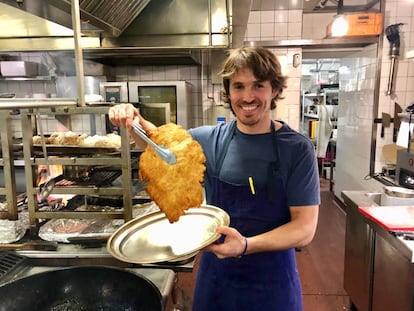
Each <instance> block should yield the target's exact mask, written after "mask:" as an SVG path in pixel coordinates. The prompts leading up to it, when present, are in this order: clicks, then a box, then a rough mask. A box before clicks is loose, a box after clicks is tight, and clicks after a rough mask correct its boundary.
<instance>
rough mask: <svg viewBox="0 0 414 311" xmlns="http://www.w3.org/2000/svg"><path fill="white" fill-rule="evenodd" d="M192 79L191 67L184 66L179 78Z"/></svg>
mask: <svg viewBox="0 0 414 311" xmlns="http://www.w3.org/2000/svg"><path fill="white" fill-rule="evenodd" d="M189 79H191V67H189V66H182V67H181V68H180V70H179V75H178V80H189Z"/></svg>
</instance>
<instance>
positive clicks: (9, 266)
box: [0, 252, 26, 281]
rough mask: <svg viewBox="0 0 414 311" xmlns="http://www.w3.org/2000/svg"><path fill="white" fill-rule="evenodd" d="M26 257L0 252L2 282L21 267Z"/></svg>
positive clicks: (0, 277)
mask: <svg viewBox="0 0 414 311" xmlns="http://www.w3.org/2000/svg"><path fill="white" fill-rule="evenodd" d="M24 260H26V257H23V256H20V255H18V254H16V253H13V252H3V253H1V252H0V281H1V280H3V279H4V278H5V277H6V276H7V275H8V274H9V273H10V272H12V271H13V270H14V269H15V268H16V267H17V266H19V265H20V264H21V263H22V262H23V261H24Z"/></svg>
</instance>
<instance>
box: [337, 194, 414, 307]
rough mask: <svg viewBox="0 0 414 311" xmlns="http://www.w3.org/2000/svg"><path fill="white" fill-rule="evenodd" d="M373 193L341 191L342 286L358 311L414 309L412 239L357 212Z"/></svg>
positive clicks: (369, 199)
mask: <svg viewBox="0 0 414 311" xmlns="http://www.w3.org/2000/svg"><path fill="white" fill-rule="evenodd" d="M374 195H376V194H372V193H367V192H364V191H343V192H342V198H343V199H344V203H345V205H346V232H345V261H344V289H345V290H346V292H347V293H348V295H349V297H350V300H351V302H352V304H353V306H354V307H356V308H357V310H358V311H388V310H400V311H412V310H414V309H413V307H414V264H413V262H412V257H413V242H412V241H406V240H404V239H402V238H400V237H397V236H395V235H394V234H392V233H391V232H389V231H387V230H386V229H384V228H383V227H382V226H380V225H379V224H377V223H376V222H374V221H372V220H371V219H369V218H367V217H366V216H365V215H363V214H362V213H360V211H359V207H365V206H372V205H379V204H378V203H377V202H376V201H375V200H373V197H374Z"/></svg>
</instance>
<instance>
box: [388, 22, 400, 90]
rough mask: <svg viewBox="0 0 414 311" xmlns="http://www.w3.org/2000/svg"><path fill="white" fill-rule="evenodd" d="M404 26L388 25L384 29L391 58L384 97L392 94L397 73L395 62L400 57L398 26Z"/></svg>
mask: <svg viewBox="0 0 414 311" xmlns="http://www.w3.org/2000/svg"><path fill="white" fill-rule="evenodd" d="M402 25H404V24H403V23H398V24H394V25H389V26H388V27H387V28H385V34H386V36H387V39H388V41H389V43H390V50H389V53H388V55H389V57H390V58H391V66H390V73H389V77H388V86H387V91H386V95H392V94H393V93H394V82H395V77H396V72H397V60H398V57H399V56H400V33H399V31H400V26H402Z"/></svg>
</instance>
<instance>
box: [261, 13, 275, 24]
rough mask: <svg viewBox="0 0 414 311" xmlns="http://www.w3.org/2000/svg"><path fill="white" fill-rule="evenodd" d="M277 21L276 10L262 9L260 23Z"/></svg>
mask: <svg viewBox="0 0 414 311" xmlns="http://www.w3.org/2000/svg"><path fill="white" fill-rule="evenodd" d="M274 21H275V12H274V11H260V23H261V24H269V23H272V24H273V23H274Z"/></svg>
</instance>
